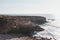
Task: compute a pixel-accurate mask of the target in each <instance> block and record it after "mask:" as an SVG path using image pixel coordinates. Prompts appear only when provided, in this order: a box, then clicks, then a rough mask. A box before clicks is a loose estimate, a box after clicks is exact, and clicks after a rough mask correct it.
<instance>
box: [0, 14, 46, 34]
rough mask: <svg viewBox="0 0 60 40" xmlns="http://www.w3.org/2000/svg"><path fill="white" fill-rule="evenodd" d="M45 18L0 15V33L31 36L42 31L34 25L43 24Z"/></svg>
mask: <svg viewBox="0 0 60 40" xmlns="http://www.w3.org/2000/svg"><path fill="white" fill-rule="evenodd" d="M45 22H46V18H45V17H41V16H6V15H5V16H4V15H0V33H21V34H23V35H32V34H34V31H43V30H44V29H43V28H41V27H40V26H38V25H36V24H44V23H45Z"/></svg>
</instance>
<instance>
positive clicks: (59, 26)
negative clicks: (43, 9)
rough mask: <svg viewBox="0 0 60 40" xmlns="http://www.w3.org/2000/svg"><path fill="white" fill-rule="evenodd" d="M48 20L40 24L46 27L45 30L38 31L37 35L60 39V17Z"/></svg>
mask: <svg viewBox="0 0 60 40" xmlns="http://www.w3.org/2000/svg"><path fill="white" fill-rule="evenodd" d="M48 21H49V22H48V23H45V24H43V25H40V27H42V28H44V29H45V30H44V31H42V32H39V33H37V36H42V37H45V38H46V37H47V38H52V40H60V19H55V21H52V20H48Z"/></svg>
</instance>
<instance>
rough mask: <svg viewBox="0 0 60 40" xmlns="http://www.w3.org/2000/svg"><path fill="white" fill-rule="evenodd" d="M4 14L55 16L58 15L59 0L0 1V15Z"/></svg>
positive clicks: (59, 11)
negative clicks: (43, 14) (49, 14)
mask: <svg viewBox="0 0 60 40" xmlns="http://www.w3.org/2000/svg"><path fill="white" fill-rule="evenodd" d="M4 13H5V14H9V13H11V14H12V13H18V14H20V13H51V14H54V15H56V14H57V13H60V0H0V14H4ZM58 15H59V14H58ZM58 15H56V16H58Z"/></svg>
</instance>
